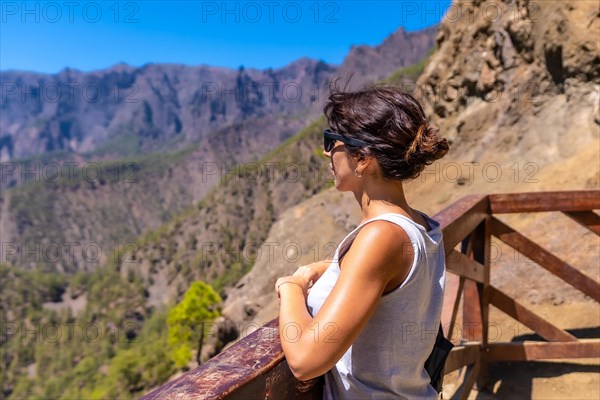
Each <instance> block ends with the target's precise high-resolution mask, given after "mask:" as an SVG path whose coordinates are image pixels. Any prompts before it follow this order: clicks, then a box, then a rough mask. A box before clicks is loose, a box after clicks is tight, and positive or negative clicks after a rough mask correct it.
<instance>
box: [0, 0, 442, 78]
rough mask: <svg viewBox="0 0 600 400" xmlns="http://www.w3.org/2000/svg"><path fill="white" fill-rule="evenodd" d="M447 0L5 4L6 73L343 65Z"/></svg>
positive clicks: (436, 14)
mask: <svg viewBox="0 0 600 400" xmlns="http://www.w3.org/2000/svg"><path fill="white" fill-rule="evenodd" d="M449 5H450V0H426V1H421V0H414V1H413V0H404V1H391V0H390V1H318V2H317V1H310V0H309V1H285V0H276V1H227V2H224V1H175V2H164V1H120V2H116V1H85V0H84V1H81V0H78V1H71V2H69V1H62V0H59V1H30V2H22V1H4V0H2V1H0V70H8V69H19V70H29V71H38V72H46V73H55V72H58V71H59V70H61V69H63V68H65V67H71V68H77V69H80V70H83V71H89V70H95V69H103V68H107V67H109V66H111V65H114V64H117V63H119V62H125V63H127V64H130V65H135V66H140V65H143V64H146V63H180V64H187V65H198V64H207V65H214V66H226V67H231V68H237V67H238V66H240V65H244V66H246V67H254V68H268V67H273V68H278V67H282V66H284V65H286V64H288V63H290V62H291V61H293V60H295V59H298V58H300V57H303V56H306V57H310V58H315V59H322V60H324V61H326V62H329V63H333V64H339V63H341V62H342V60H343V58H344V56H345V55H346V54H347V53H348V50H349V49H350V46H351V45H353V44H369V45H376V44H379V43H381V42H382V41H383V39H385V37H386V36H388V35H389V34H390V33H392V32H394V31H395V30H396V29H398V28H399V27H400V26H404V27H405V29H406V30H407V31H414V30H418V29H422V28H424V27H427V26H431V25H433V24H436V23H437V22H439V21H440V20H441V18H442V17H443V15H444V12H445V10H446V9H447V8H448V6H449Z"/></svg>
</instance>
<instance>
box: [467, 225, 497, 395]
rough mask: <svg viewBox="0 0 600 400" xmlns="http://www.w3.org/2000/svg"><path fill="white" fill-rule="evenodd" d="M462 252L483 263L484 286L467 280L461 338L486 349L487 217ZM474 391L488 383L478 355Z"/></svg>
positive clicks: (488, 249)
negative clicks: (475, 387) (479, 344)
mask: <svg viewBox="0 0 600 400" xmlns="http://www.w3.org/2000/svg"><path fill="white" fill-rule="evenodd" d="M461 250H462V252H463V253H464V254H467V255H468V256H469V257H470V258H472V259H473V260H475V261H477V262H479V263H480V264H482V265H483V266H484V267H485V268H484V279H483V283H478V282H474V281H471V280H466V281H465V283H464V295H463V339H466V340H468V341H479V342H481V346H482V350H483V351H486V349H487V347H488V320H489V285H490V229H489V216H488V217H486V218H485V219H484V220H483V221H482V222H481V223H480V224H479V225H478V226H477V228H475V229H474V230H473V232H472V233H471V234H470V235H469V237H468V238H466V239H465V240H464V241H463V242H462V249H461ZM478 363H479V364H480V365H479V368H478V377H477V388H478V389H480V390H481V389H483V388H484V387H485V385H486V383H487V380H488V376H487V375H488V374H487V365H486V363H485V358H484V357H482V355H481V354H480V357H479V361H478Z"/></svg>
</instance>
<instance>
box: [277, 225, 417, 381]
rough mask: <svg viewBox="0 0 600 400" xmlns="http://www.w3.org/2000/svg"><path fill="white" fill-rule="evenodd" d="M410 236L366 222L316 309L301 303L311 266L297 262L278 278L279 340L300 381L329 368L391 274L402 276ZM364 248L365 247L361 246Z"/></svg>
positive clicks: (406, 267)
mask: <svg viewBox="0 0 600 400" xmlns="http://www.w3.org/2000/svg"><path fill="white" fill-rule="evenodd" d="M405 243H410V239H409V238H408V236H407V235H406V233H405V232H404V230H402V229H401V228H399V227H398V226H396V225H392V224H389V223H387V222H385V221H375V222H372V223H370V224H368V226H365V227H364V228H363V229H362V230H361V232H360V233H359V234H358V236H357V237H356V239H355V241H354V244H353V245H352V247H351V248H350V250H349V251H348V253H347V254H346V256H345V258H344V263H343V268H342V269H341V273H340V276H339V278H338V280H337V283H336V284H335V286H334V288H333V290H332V291H331V293H330V295H329V296H328V297H327V299H326V300H325V303H324V304H323V306H322V307H321V309H320V311H319V313H318V314H317V315H315V317H314V318H313V317H311V315H310V314H309V312H308V310H307V308H306V293H307V288H308V283H309V282H310V280H314V278H315V274H316V271H314V270H312V268H308V266H307V267H300V268H299V269H298V271H296V273H295V274H294V275H293V276H291V277H283V278H280V279H279V280H278V281H277V287H278V290H279V294H280V299H281V301H280V313H279V327H280V336H281V345H282V347H283V351H284V353H285V356H286V359H287V361H288V364H289V366H290V368H291V370H292V372H293V374H294V375H295V376H296V378H298V379H300V380H309V379H311V378H314V377H317V376H320V375H322V374H324V373H325V372H327V371H328V370H330V369H331V368H332V367H333V366H334V365H335V363H336V362H337V361H338V360H339V359H340V358H341V356H342V355H343V354H344V353H345V352H346V350H348V348H349V347H350V345H351V344H352V342H354V340H356V338H357V337H358V335H359V334H360V332H361V330H362V329H363V328H364V326H365V325H366V324H367V322H368V320H369V318H370V317H371V315H372V314H373V312H374V311H375V307H376V306H377V304H378V302H379V300H380V298H381V295H382V294H383V293H384V291H385V288H386V286H387V285H388V283H389V282H390V281H392V279H393V278H394V276H397V274H398V260H403V261H402V262H401V266H400V267H401V268H400V269H401V273H402V274H403V275H404V276H405V275H406V274H407V271H408V270H409V269H410V263H408V262H405V261H404V260H405V258H403V257H400V255H401V254H402V249H403V247H404V244H405ZM365 249H369V251H365Z"/></svg>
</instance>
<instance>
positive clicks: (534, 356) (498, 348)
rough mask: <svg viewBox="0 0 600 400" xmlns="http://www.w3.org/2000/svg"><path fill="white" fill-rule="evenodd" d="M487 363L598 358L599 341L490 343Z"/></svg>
mask: <svg viewBox="0 0 600 400" xmlns="http://www.w3.org/2000/svg"><path fill="white" fill-rule="evenodd" d="M484 354H485V359H486V360H487V361H491V362H494V361H529V360H551V359H563V358H598V357H600V339H580V340H577V341H575V342H520V343H516V342H512V343H490V344H489V345H488V348H487V351H486V352H485V353H484Z"/></svg>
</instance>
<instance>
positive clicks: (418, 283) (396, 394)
mask: <svg viewBox="0 0 600 400" xmlns="http://www.w3.org/2000/svg"><path fill="white" fill-rule="evenodd" d="M419 213H420V214H421V215H422V216H423V218H424V219H425V220H426V221H427V222H428V223H429V225H430V227H431V230H429V231H427V230H426V228H425V227H423V226H421V225H419V224H417V223H416V222H414V221H412V220H411V219H409V218H407V217H405V216H404V215H401V214H396V213H387V214H383V215H380V216H378V217H376V218H373V219H370V220H368V221H365V222H364V223H362V224H360V225H359V226H358V227H357V228H356V229H354V230H353V231H352V232H350V233H349V234H348V235H347V236H346V238H344V240H342V242H341V243H340V245H339V246H338V247H337V249H336V251H335V253H334V256H333V261H332V262H331V264H330V265H329V267H328V268H327V270H326V271H325V272H324V273H323V275H322V276H321V277H320V278H319V280H317V282H316V283H315V284H314V286H313V287H312V288H311V290H310V293H309V295H308V299H307V304H308V306H309V310H310V312H311V314H312V315H313V316H315V315H316V314H317V313H318V312H319V310H320V308H321V306H322V305H323V302H324V301H325V299H326V298H327V296H328V295H329V293H330V292H331V289H332V288H333V286H334V285H335V283H336V282H337V279H338V277H339V275H340V267H339V265H338V256H339V252H340V248H344V247H346V246H347V245H348V243H345V242H347V241H352V240H354V238H355V237H356V234H357V233H358V230H359V229H360V228H362V227H363V226H364V225H365V224H367V223H369V222H372V221H377V220H385V221H390V222H392V223H394V224H397V225H399V226H400V227H401V228H402V229H404V231H406V233H407V235H408V237H409V238H410V241H411V242H412V246H413V249H414V261H413V264H412V266H411V268H410V272H409V273H408V276H407V277H406V279H405V280H404V282H402V284H401V285H400V286H399V287H397V288H396V289H394V290H392V291H391V292H388V293H386V294H384V295H383V296H382V297H381V300H380V302H379V304H378V305H377V307H376V309H375V312H374V314H373V316H372V317H371V318H370V319H369V322H368V323H367V325H366V326H365V328H364V329H363V330H362V331H361V333H360V335H359V336H358V338H357V339H356V341H355V342H354V343H353V344H352V345H351V346H350V348H349V349H348V351H346V353H344V355H343V356H342V358H341V359H340V360H339V361H338V362H337V363H336V364H335V366H334V367H333V368H332V369H331V370H330V371H329V372H328V373H327V374H326V375H325V387H324V393H323V398H324V399H332V400H333V399H335V400H338V399H352V400H354V399H395V400H397V399H437V398H438V397H439V395H438V394H437V392H436V391H435V389H434V388H433V387H432V386H431V385H430V384H429V375H428V374H427V371H425V368H424V364H425V360H426V359H427V357H428V356H429V354H430V353H431V350H432V349H433V344H434V343H435V339H436V335H437V332H438V329H439V325H440V316H441V312H442V302H443V298H444V282H445V274H446V268H445V266H446V264H445V256H444V245H443V242H442V231H441V229H440V224H439V222H437V221H435V220H434V219H432V218H431V217H429V216H427V215H426V214H424V213H422V212H420V211H419ZM365 251H368V249H366V250H365Z"/></svg>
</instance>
